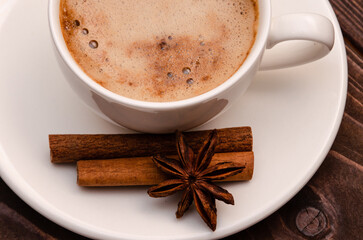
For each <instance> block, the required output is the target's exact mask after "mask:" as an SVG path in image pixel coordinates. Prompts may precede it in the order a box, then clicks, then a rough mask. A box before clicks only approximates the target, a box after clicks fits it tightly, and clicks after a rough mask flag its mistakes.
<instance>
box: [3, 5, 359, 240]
mask: <svg viewBox="0 0 363 240" xmlns="http://www.w3.org/2000/svg"><path fill="white" fill-rule="evenodd" d="M330 2H331V4H332V6H333V8H334V10H335V12H336V14H337V17H338V20H339V22H340V25H341V28H342V31H343V34H344V37H345V43H346V49H347V55H348V65H349V85H348V95H347V103H346V109H345V112H344V117H343V120H342V124H341V126H340V129H339V132H338V135H337V138H336V140H335V142H334V144H333V146H332V149H331V150H330V152H329V154H328V156H327V157H326V159H325V161H324V163H323V164H322V166H321V167H320V168H319V170H318V171H317V173H316V174H315V175H314V177H313V178H312V179H311V180H310V181H309V183H308V184H307V185H306V186H305V187H304V188H303V189H302V190H301V191H300V192H299V193H298V194H297V195H296V196H295V197H294V198H293V199H292V200H291V201H289V202H288V203H287V204H286V205H285V206H283V207H282V208H281V209H279V210H278V211H277V212H275V213H274V214H272V215H271V216H270V217H268V218H267V219H265V220H263V221H261V222H260V223H258V224H256V225H254V226H252V227H250V228H248V229H246V230H244V231H242V232H239V233H237V234H235V235H232V236H230V237H227V238H225V240H242V239H247V240H248V239H254V240H259V239H261V240H264V239H279V240H280V239H282V240H284V239H344V240H350V239H354V240H355V239H363V230H362V229H363V228H362V226H363V221H362V219H363V204H362V200H363V184H362V183H363V167H362V166H363V108H362V104H363V94H362V90H363V79H362V66H363V58H362V49H363V44H362V43H363V39H362V38H363V30H362V29H363V25H362V13H363V2H362V0H331V1H330ZM0 239H86V238H84V237H81V236H79V235H77V234H74V233H72V232H70V231H68V230H66V229H64V228H62V227H60V226H58V225H56V224H54V223H52V222H51V221H49V220H47V219H46V218H44V217H43V216H41V215H40V214H39V213H37V212H36V211H34V210H33V209H31V208H30V207H29V206H27V205H26V204H25V203H24V202H23V201H22V200H20V198H18V197H17V196H16V195H15V194H14V193H13V192H12V191H11V190H10V189H9V188H8V187H7V186H6V185H5V183H4V182H3V181H2V180H0Z"/></svg>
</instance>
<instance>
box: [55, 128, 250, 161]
mask: <svg viewBox="0 0 363 240" xmlns="http://www.w3.org/2000/svg"><path fill="white" fill-rule="evenodd" d="M210 132H211V131H210V130H203V131H195V132H186V133H185V137H186V139H187V140H188V143H189V145H190V146H191V147H192V148H193V149H194V150H195V151H197V150H198V149H199V148H200V147H201V146H202V145H203V140H202V139H205V138H206V137H207V136H208V134H209V133H210ZM217 133H218V136H219V139H220V143H219V144H218V146H217V147H216V149H215V152H218V153H225V152H247V151H252V141H253V139H252V130H251V127H235V128H224V129H218V130H217ZM49 148H50V156H51V161H52V163H68V162H76V161H78V160H91V159H111V158H125V157H126V158H130V157H147V156H148V157H150V156H152V155H154V154H155V153H160V154H164V155H176V154H177V151H176V149H175V134H58V135H54V134H51V135H49Z"/></svg>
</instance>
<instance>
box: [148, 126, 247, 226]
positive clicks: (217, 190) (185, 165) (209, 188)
mask: <svg viewBox="0 0 363 240" xmlns="http://www.w3.org/2000/svg"><path fill="white" fill-rule="evenodd" d="M176 135H177V152H178V157H179V159H178V160H176V159H173V158H167V157H164V156H161V155H157V156H155V157H153V161H154V163H155V164H156V165H157V166H158V167H159V168H160V169H161V170H162V171H163V172H165V173H167V174H169V175H171V176H173V178H171V179H168V180H165V181H163V182H161V183H160V184H159V185H157V186H153V187H151V188H149V190H148V194H149V195H150V196H151V197H166V196H169V195H172V194H174V193H176V192H178V191H182V190H183V191H184V192H183V195H182V199H181V201H180V202H179V204H178V209H177V212H176V217H177V218H180V217H182V216H183V215H184V213H185V212H186V211H187V210H188V209H189V207H190V205H191V204H192V202H193V201H194V204H195V207H196V209H197V211H198V213H199V215H200V216H201V217H202V219H203V220H204V222H205V223H206V224H207V225H208V226H209V227H210V228H211V229H212V230H213V231H214V230H215V229H216V226H217V209H216V205H215V199H218V200H221V201H224V202H225V203H227V204H232V205H233V204H234V199H233V196H232V194H230V193H229V192H228V191H227V190H225V189H223V188H221V187H219V186H217V185H215V184H214V183H212V181H215V180H221V179H225V178H227V177H230V176H233V175H236V174H238V173H240V172H242V171H243V169H244V168H245V166H244V165H242V164H238V163H235V162H221V163H218V164H215V165H213V166H209V165H210V162H211V160H212V157H213V155H214V151H215V148H216V146H217V143H218V136H217V131H216V130H213V131H212V132H211V133H210V134H209V136H208V138H207V140H206V141H205V142H204V144H203V146H202V147H201V148H200V150H199V152H198V153H197V154H195V153H194V152H193V150H192V148H191V147H190V146H189V145H188V144H187V142H186V141H185V139H184V136H183V134H182V133H180V132H177V134H176Z"/></svg>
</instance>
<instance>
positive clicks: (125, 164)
mask: <svg viewBox="0 0 363 240" xmlns="http://www.w3.org/2000/svg"><path fill="white" fill-rule="evenodd" d="M171 157H174V158H175V157H176V156H171ZM226 161H228V162H235V163H242V164H244V165H245V169H244V170H243V171H242V172H241V173H239V174H237V175H235V176H232V177H230V178H226V179H223V180H221V181H244V180H250V179H251V178H252V175H253V165H254V155H253V152H252V151H249V152H230V153H216V154H215V155H214V156H213V158H212V162H211V165H214V164H217V163H219V162H226ZM168 178H170V177H168V176H167V175H165V174H164V173H163V172H162V171H161V170H160V169H158V168H157V167H156V165H155V164H154V163H153V161H152V160H151V157H137V158H121V159H107V160H81V161H78V162H77V183H78V185H80V186H89V187H90V186H94V187H95V186H138V185H156V184H158V183H160V182H162V181H163V180H166V179H168Z"/></svg>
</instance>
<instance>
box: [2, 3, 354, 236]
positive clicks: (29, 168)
mask: <svg viewBox="0 0 363 240" xmlns="http://www.w3.org/2000/svg"><path fill="white" fill-rule="evenodd" d="M272 3H273V14H274V15H280V14H283V13H289V12H304V11H305V12H315V13H320V14H322V15H325V16H327V17H329V18H330V19H331V20H332V21H333V23H334V25H335V31H336V43H335V47H334V49H333V51H332V52H331V53H330V54H329V55H328V56H327V57H325V58H324V59H322V60H319V61H317V62H314V63H311V64H308V65H304V66H301V67H296V68H290V69H284V70H278V71H269V72H260V73H259V74H258V75H257V76H256V79H255V80H254V81H253V83H252V85H251V87H250V88H249V90H248V92H247V94H245V95H244V96H243V97H241V98H240V100H239V102H238V103H237V104H235V105H234V107H232V108H231V109H230V110H229V111H228V112H226V113H225V114H223V115H222V116H220V117H219V118H217V119H215V120H213V121H212V122H209V123H208V124H206V125H204V126H202V127H200V128H201V129H209V128H222V127H232V126H245V125H250V126H252V129H253V135H254V151H255V174H254V177H253V180H252V181H250V182H245V183H230V184H223V186H224V187H226V188H227V189H228V190H229V191H230V192H231V193H232V194H233V195H234V197H235V201H236V204H235V206H230V205H226V204H224V203H221V202H218V203H217V208H218V225H217V230H216V231H215V232H212V231H210V230H209V228H208V227H207V226H206V225H205V224H204V222H203V221H202V220H201V218H200V217H199V216H198V215H197V213H196V212H195V211H189V212H188V213H187V214H186V215H185V216H184V217H183V218H182V219H180V220H178V219H176V218H175V214H174V213H175V211H176V207H177V202H178V200H179V199H178V196H175V197H169V198H163V199H152V198H150V197H148V195H147V194H146V189H147V188H144V187H140V188H109V189H85V188H81V187H78V186H77V184H76V169H75V166H74V165H53V164H51V163H50V161H49V148H48V134H50V133H120V132H126V131H127V130H125V129H121V128H119V127H116V126H114V125H111V124H110V123H108V122H105V121H104V120H102V119H101V118H99V117H97V116H96V115H94V114H93V113H92V112H91V111H89V110H88V109H87V108H86V107H85V106H84V105H83V104H82V103H81V102H80V101H79V99H78V97H77V96H75V95H74V93H73V92H72V90H71V89H70V87H69V86H68V85H67V83H66V81H65V80H64V79H63V76H62V74H61V72H60V70H59V68H58V66H57V63H56V60H55V56H54V52H53V50H52V47H51V39H50V35H49V30H48V25H47V10H46V7H47V1H45V0H32V1H28V0H18V1H15V0H14V1H12V0H5V1H0V112H1V117H0V174H1V177H2V178H3V179H4V181H5V182H6V183H7V184H8V185H9V186H10V187H11V188H12V189H13V190H14V191H15V192H16V193H17V194H18V195H19V196H20V197H21V198H22V199H23V200H24V201H25V202H27V203H28V204H29V205H30V206H31V207H33V208H34V209H36V210H37V211H39V212H40V213H41V214H43V215H44V216H46V217H48V218H49V219H51V220H52V221H54V222H56V223H58V224H59V225H62V226H63V227H65V228H68V229H70V230H72V231H74V232H77V233H79V234H82V235H85V236H88V237H91V238H97V239H106V238H107V239H109V238H114V239H119V238H121V239H209V238H221V237H223V236H227V235H230V234H233V233H235V232H238V231H240V230H242V229H244V228H247V227H249V226H251V225H252V224H254V223H256V222H258V221H260V220H261V219H263V218H265V217H266V216H268V215H269V214H271V213H272V212H274V211H276V210H277V209H278V208H279V207H281V206H282V205H283V204H284V203H286V202H287V201H288V200H289V199H290V198H291V197H293V196H294V195H295V194H296V193H297V192H298V191H299V190H300V189H301V188H302V187H303V186H304V184H305V183H306V182H307V181H308V180H309V179H310V178H311V176H312V175H313V174H314V173H315V171H316V170H317V168H318V167H319V166H320V164H321V163H322V161H323V160H324V158H325V156H326V154H327V152H328V151H329V149H330V147H331V144H332V143H333V141H334V138H335V136H336V133H337V131H338V128H339V124H340V121H341V118H342V115H343V110H344V103H345V98H346V92H347V62H346V55H345V48H344V42H343V38H342V35H341V31H340V28H339V25H338V22H337V20H336V17H335V15H334V13H333V10H332V8H331V6H330V4H329V2H328V1H327V0H304V1H301V0H272Z"/></svg>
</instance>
